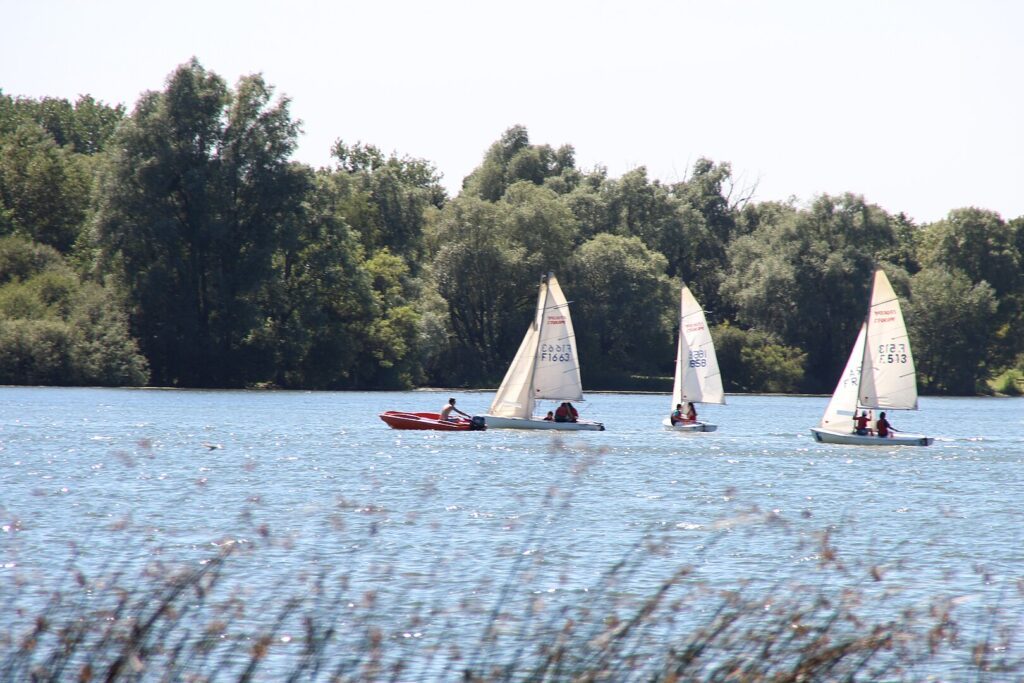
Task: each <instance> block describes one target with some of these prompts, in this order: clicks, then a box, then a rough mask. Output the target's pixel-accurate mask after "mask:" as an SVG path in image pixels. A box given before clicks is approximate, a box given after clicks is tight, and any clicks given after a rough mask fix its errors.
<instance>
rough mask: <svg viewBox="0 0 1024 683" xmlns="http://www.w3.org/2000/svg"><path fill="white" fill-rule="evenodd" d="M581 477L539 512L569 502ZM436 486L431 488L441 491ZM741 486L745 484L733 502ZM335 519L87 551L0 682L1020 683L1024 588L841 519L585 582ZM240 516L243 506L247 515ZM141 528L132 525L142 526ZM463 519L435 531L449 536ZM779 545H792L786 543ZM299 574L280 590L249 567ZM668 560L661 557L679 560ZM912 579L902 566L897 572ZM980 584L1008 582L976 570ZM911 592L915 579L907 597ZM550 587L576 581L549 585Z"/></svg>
mask: <svg viewBox="0 0 1024 683" xmlns="http://www.w3.org/2000/svg"><path fill="white" fill-rule="evenodd" d="M587 466H588V464H587V463H586V462H580V463H577V464H576V465H575V466H574V467H575V469H574V472H573V476H572V477H570V481H569V482H568V483H567V486H565V487H562V488H558V487H553V488H552V489H551V490H550V491H549V492H548V494H547V495H546V496H545V497H544V499H543V503H542V505H541V507H543V508H544V509H545V510H546V511H547V512H548V513H550V516H553V517H557V515H558V514H559V512H560V511H562V510H564V508H565V507H566V506H569V505H571V504H572V491H573V487H574V486H578V485H580V479H579V477H578V474H579V473H580V472H582V471H583V470H585V468H586V467H587ZM425 495H429V493H428V494H425ZM727 495H732V494H731V493H729V494H727ZM339 510H340V512H339V513H338V515H337V516H334V517H332V518H331V519H329V520H327V523H328V524H329V526H330V529H329V530H328V529H325V530H324V533H325V534H327V533H332V534H335V535H336V536H337V538H339V539H340V540H341V543H339V544H338V545H337V546H336V547H338V548H343V549H344V551H343V552H339V553H336V554H332V555H330V556H329V557H325V556H320V555H317V554H315V553H310V552H309V551H308V550H301V549H298V548H297V547H296V546H294V544H293V543H292V542H291V539H288V538H285V537H281V538H278V537H275V536H274V535H273V534H271V533H270V532H269V530H267V529H266V528H264V527H262V526H261V525H259V524H258V523H256V522H253V524H252V532H253V533H252V534H247V535H246V539H241V538H239V539H227V540H221V541H218V542H217V543H215V544H214V545H213V547H212V549H211V550H210V551H209V552H208V553H204V554H203V555H204V556H203V557H202V558H201V559H199V560H198V561H197V560H196V559H195V554H194V553H192V554H189V556H188V557H185V558H182V557H177V558H175V556H174V553H172V552H169V551H166V550H165V549H161V548H158V547H147V548H145V552H147V553H148V554H149V555H150V558H149V559H148V561H145V562H141V563H140V562H135V561H131V560H129V559H119V560H114V561H110V562H108V563H105V564H99V565H97V564H95V563H94V562H91V561H88V560H87V558H86V557H85V555H86V553H85V552H84V549H83V553H82V554H80V555H73V556H72V559H71V561H70V563H69V564H68V566H67V567H66V568H65V569H64V570H63V571H60V572H56V574H57V575H58V576H59V583H58V585H56V586H39V585H37V584H35V583H33V582H32V581H30V580H28V579H27V578H25V577H20V578H18V579H17V580H12V581H10V582H8V583H7V584H5V585H4V586H3V592H2V593H0V596H2V604H0V610H2V613H3V614H4V615H5V616H4V619H3V621H2V622H0V625H2V627H3V630H2V631H0V681H63V680H68V681H71V680H74V681H252V680H273V681H278V680H283V681H434V680H437V681H448V680H464V681H481V682H483V681H641V680H642V681H749V682H755V681H756V682H760V681H794V682H795V681H892V680H908V681H919V680H929V679H931V680H977V681H986V680H992V681H1003V680H1017V679H1020V678H1021V676H1024V667H1022V664H1021V660H1020V658H1019V656H1017V655H1016V653H1015V645H1016V642H1017V636H1018V634H1017V631H1016V628H1017V623H1018V618H1019V616H1020V615H1019V614H1018V613H1016V612H1015V611H1014V610H1013V608H1012V607H1011V605H1016V604H1020V595H1019V590H1018V586H1015V585H1009V586H1005V587H1003V588H1001V589H1000V590H1001V591H1002V593H1001V595H1003V596H1004V597H1005V600H1002V601H999V602H997V603H994V604H982V605H979V604H978V603H977V600H976V599H975V598H972V596H968V595H962V594H947V593H945V592H944V591H942V590H941V589H939V588H936V587H928V588H927V589H926V590H921V589H919V588H918V587H915V586H913V583H912V582H909V583H908V581H907V580H906V579H907V572H905V571H902V570H901V568H900V567H899V566H898V563H895V562H889V563H887V562H885V561H883V560H882V559H879V558H878V557H865V556H864V553H861V554H859V555H857V556H854V557H847V556H845V555H844V553H843V552H841V549H840V548H839V547H837V544H836V541H835V538H834V533H833V531H832V530H831V529H823V530H821V531H819V532H817V533H813V534H804V533H793V527H794V526H796V525H800V524H803V523H804V522H805V520H790V519H786V518H784V517H782V516H780V515H779V514H777V513H774V512H766V511H762V510H759V509H758V508H757V507H756V506H753V505H750V506H747V507H744V508H742V509H737V511H736V514H734V515H732V516H730V517H727V518H723V519H720V520H719V521H717V522H715V523H713V524H710V525H708V526H707V527H706V528H704V529H702V530H701V531H702V533H703V534H704V536H703V537H702V538H703V541H702V543H701V544H700V545H699V546H698V548H697V549H696V550H694V551H693V552H691V553H689V554H688V556H686V557H685V560H684V561H682V562H676V561H675V560H673V559H672V558H674V557H676V553H675V551H676V550H677V549H676V548H674V547H673V538H672V534H671V533H663V532H655V533H648V534H643V535H641V537H640V538H638V539H637V541H636V543H635V545H634V546H632V547H630V548H624V549H622V551H621V557H620V559H619V560H618V561H617V562H614V563H612V564H611V565H610V566H608V567H606V568H604V569H603V571H599V572H596V573H595V576H597V577H598V578H597V579H596V580H595V581H594V582H593V583H592V584H591V585H587V586H586V587H585V589H583V590H580V589H578V588H572V587H571V586H570V584H571V583H572V582H570V581H568V580H567V579H566V578H565V574H567V573H569V572H568V568H567V567H564V566H560V565H559V564H558V563H557V562H553V561H552V560H550V559H549V558H546V557H545V556H544V554H543V553H537V552H534V550H535V549H536V548H537V547H538V546H543V545H544V544H543V543H540V541H541V540H542V539H543V536H544V534H545V526H544V524H543V522H542V521H541V519H542V518H543V516H542V515H537V516H535V518H534V519H535V521H533V522H531V523H530V524H527V525H525V526H524V527H523V528H522V529H521V533H520V534H519V535H518V536H517V539H518V540H517V542H518V545H517V546H516V547H514V548H511V549H510V551H509V552H508V553H507V556H506V557H504V558H502V562H501V563H500V564H501V566H502V567H504V571H503V573H502V574H500V575H497V576H491V577H488V578H487V579H486V580H482V581H480V582H479V583H477V584H474V585H472V586H468V587H461V588H459V589H458V590H453V588H452V586H453V585H458V586H462V584H453V583H452V582H451V581H448V580H446V579H447V577H449V576H450V575H451V574H452V573H453V572H458V571H460V570H461V566H460V565H456V564H452V563H450V562H449V560H448V556H447V554H446V553H444V552H439V553H438V555H437V560H436V563H435V564H434V565H433V566H426V567H409V566H407V565H405V564H403V562H402V558H401V557H398V556H389V555H388V554H387V552H386V551H382V548H383V547H385V546H387V544H388V539H385V538H384V537H383V536H384V534H382V532H381V530H380V525H379V523H378V522H379V520H380V518H381V517H382V516H383V515H385V514H386V512H385V511H383V510H382V509H381V508H379V507H377V506H373V505H363V504H356V503H353V502H349V501H342V502H341V503H340V504H339ZM243 516H245V515H244V514H243ZM129 532H130V530H129V529H126V530H124V533H129ZM744 538H751V539H753V538H757V539H758V540H759V541H762V542H763V541H764V539H769V540H770V541H772V542H773V543H775V544H776V546H777V548H778V551H779V554H780V556H783V557H793V558H799V559H800V561H799V562H782V563H780V567H784V568H788V569H787V570H780V571H778V572H777V573H775V574H773V575H771V576H770V578H768V579H765V577H764V576H758V577H744V576H739V577H735V578H734V579H731V580H728V581H722V580H721V579H717V580H714V579H711V578H708V577H707V576H705V574H704V572H703V571H702V566H703V565H704V563H705V560H707V559H708V558H709V557H711V556H712V555H714V554H715V553H717V552H718V551H719V548H720V546H721V545H725V544H726V543H730V544H732V545H733V546H735V545H736V544H737V541H738V542H739V543H740V544H742V540H743V539H744ZM449 541H450V537H449V536H447V532H445V531H444V530H441V529H439V530H438V531H437V542H438V544H439V547H441V548H443V547H444V545H445V544H446V543H448V542H449ZM785 544H789V546H788V547H787V546H786V545H785ZM268 562H274V563H288V564H289V565H290V566H294V567H296V568H300V569H298V570H297V571H296V572H294V573H291V574H288V576H287V579H286V580H282V581H281V583H280V585H278V586H275V587H273V588H272V589H267V588H265V587H261V588H258V589H257V588H254V587H252V586H250V585H249V584H248V577H249V575H250V572H251V571H252V569H253V567H255V566H258V565H260V564H261V563H268ZM666 567H667V569H666ZM894 577H902V578H899V579H897V578H894ZM977 579H978V582H979V585H984V586H988V587H989V588H991V586H992V584H993V583H994V582H995V579H994V578H993V577H992V576H990V575H988V574H987V573H986V572H985V570H984V568H978V576H977ZM908 585H909V586H910V587H911V588H913V590H909V591H908ZM552 586H556V587H559V588H560V589H564V590H554V589H552Z"/></svg>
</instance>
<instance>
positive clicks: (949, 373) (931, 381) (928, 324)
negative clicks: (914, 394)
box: [907, 268, 997, 396]
mask: <svg viewBox="0 0 1024 683" xmlns="http://www.w3.org/2000/svg"><path fill="white" fill-rule="evenodd" d="M911 285H912V287H913V299H912V301H911V305H910V306H909V307H908V312H907V313H908V315H907V319H908V326H909V332H910V336H911V339H912V341H913V344H914V359H915V361H916V366H917V370H918V377H919V381H920V382H921V384H922V387H923V388H924V389H925V390H926V391H930V392H936V393H943V394H958V395H968V396H969V395H973V394H975V393H977V391H978V389H979V388H980V386H979V385H980V383H981V381H982V380H983V379H985V378H986V377H987V375H988V368H987V367H986V362H985V361H986V355H987V351H988V348H989V344H990V343H991V338H992V333H993V332H994V331H995V328H996V326H997V321H996V319H995V317H994V315H993V314H994V313H995V311H996V297H995V293H994V292H993V289H992V287H990V286H989V285H988V283H985V282H981V283H979V284H974V283H972V282H971V281H970V279H969V278H968V277H967V276H966V275H965V274H964V273H963V271H960V270H956V269H954V270H952V271H949V270H947V269H945V268H925V269H924V270H922V271H921V272H919V273H917V274H916V275H914V277H913V279H912V281H911Z"/></svg>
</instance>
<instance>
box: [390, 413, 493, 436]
mask: <svg viewBox="0 0 1024 683" xmlns="http://www.w3.org/2000/svg"><path fill="white" fill-rule="evenodd" d="M379 417H380V419H381V420H383V421H384V423H385V424H387V426H389V427H391V428H392V429H428V430H433V431H437V432H474V431H480V430H483V429H485V428H486V426H485V425H484V424H483V421H481V420H467V419H466V418H464V417H459V418H456V419H454V420H442V419H441V415H440V414H439V413H407V412H404V411H401V410H389V411H387V412H384V413H381V414H380V416H379Z"/></svg>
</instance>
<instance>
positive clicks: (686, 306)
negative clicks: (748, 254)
mask: <svg viewBox="0 0 1024 683" xmlns="http://www.w3.org/2000/svg"><path fill="white" fill-rule="evenodd" d="M687 402H690V403H719V404H724V403H725V391H723V390H722V374H721V373H720V372H719V371H718V357H717V356H716V355H715V344H714V342H713V341H712V339H711V330H710V329H709V328H708V321H707V320H706V319H705V317H704V309H702V308H701V307H700V304H699V303H697V299H695V298H694V296H693V294H691V293H690V288H689V287H687V286H686V285H683V291H682V293H681V294H680V297H679V344H678V346H677V347H676V376H675V382H673V384H672V410H675V407H676V406H677V405H679V404H686V403H687ZM661 423H662V424H663V425H665V427H666V428H668V429H672V430H675V431H680V432H713V431H715V430H716V429H718V425H714V424H710V423H708V422H701V421H699V420H698V421H687V420H682V421H677V422H676V423H675V424H672V420H671V418H668V417H666V418H665V419H664V420H662V422H661Z"/></svg>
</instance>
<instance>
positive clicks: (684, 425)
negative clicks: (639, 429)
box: [661, 417, 718, 432]
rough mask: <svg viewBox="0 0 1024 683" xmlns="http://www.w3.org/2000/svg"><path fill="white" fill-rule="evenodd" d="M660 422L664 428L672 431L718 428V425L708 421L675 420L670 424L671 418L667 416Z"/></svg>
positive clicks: (712, 429)
mask: <svg viewBox="0 0 1024 683" xmlns="http://www.w3.org/2000/svg"><path fill="white" fill-rule="evenodd" d="M661 424H662V425H663V426H664V427H665V429H669V430H671V431H673V432H713V431H715V430H717V429H718V425H713V424H711V423H710V422H700V421H697V422H676V423H675V424H672V420H670V419H669V418H667V417H666V418H665V419H664V420H662V421H661Z"/></svg>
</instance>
